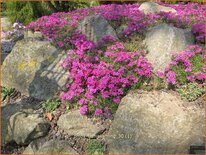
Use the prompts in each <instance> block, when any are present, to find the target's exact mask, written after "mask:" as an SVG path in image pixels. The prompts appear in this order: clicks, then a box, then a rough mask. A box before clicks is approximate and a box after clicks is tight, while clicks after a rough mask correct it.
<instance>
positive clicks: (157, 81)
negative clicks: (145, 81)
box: [152, 75, 166, 90]
mask: <svg viewBox="0 0 206 155" xmlns="http://www.w3.org/2000/svg"><path fill="white" fill-rule="evenodd" d="M152 85H153V88H154V89H157V90H160V89H163V88H166V84H165V82H164V80H163V79H161V78H160V77H158V76H155V75H154V76H153V79H152Z"/></svg>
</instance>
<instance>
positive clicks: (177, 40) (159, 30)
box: [144, 24, 194, 71]
mask: <svg viewBox="0 0 206 155" xmlns="http://www.w3.org/2000/svg"><path fill="white" fill-rule="evenodd" d="M193 43H194V37H193V35H192V33H191V32H190V31H189V30H188V29H186V30H184V29H180V28H176V27H173V26H169V25H167V24H163V25H158V26H155V27H153V28H151V29H149V30H148V32H147V33H146V38H145V40H144V44H145V46H146V48H147V50H148V54H147V55H146V58H147V59H148V60H149V62H150V63H152V65H153V68H154V70H155V71H156V70H161V71H163V70H164V68H165V67H167V66H168V65H169V62H170V61H171V58H172V53H173V52H181V51H182V50H184V49H186V47H187V46H188V45H190V44H193Z"/></svg>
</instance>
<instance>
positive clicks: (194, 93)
mask: <svg viewBox="0 0 206 155" xmlns="http://www.w3.org/2000/svg"><path fill="white" fill-rule="evenodd" d="M177 92H178V93H179V94H180V96H181V98H182V99H184V100H187V101H195V100H196V99H197V98H198V97H199V96H201V95H202V94H203V93H204V88H203V87H202V86H200V85H199V84H197V83H195V82H193V83H188V84H185V85H183V86H181V87H180V88H178V89H177Z"/></svg>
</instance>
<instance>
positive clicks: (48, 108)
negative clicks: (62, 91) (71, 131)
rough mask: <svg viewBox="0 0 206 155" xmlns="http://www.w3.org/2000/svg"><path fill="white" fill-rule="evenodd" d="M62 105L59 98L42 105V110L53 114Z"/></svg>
mask: <svg viewBox="0 0 206 155" xmlns="http://www.w3.org/2000/svg"><path fill="white" fill-rule="evenodd" d="M60 103H61V102H60V100H59V99H57V98H54V99H49V100H47V101H45V102H43V103H42V108H43V110H44V111H45V112H52V111H54V110H55V109H56V108H57V107H58V106H59V105H60Z"/></svg>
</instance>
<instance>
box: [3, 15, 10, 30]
mask: <svg viewBox="0 0 206 155" xmlns="http://www.w3.org/2000/svg"><path fill="white" fill-rule="evenodd" d="M11 27H12V23H11V22H10V21H9V19H8V18H6V17H3V18H1V31H2V30H3V31H8V30H9V29H11Z"/></svg>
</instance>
